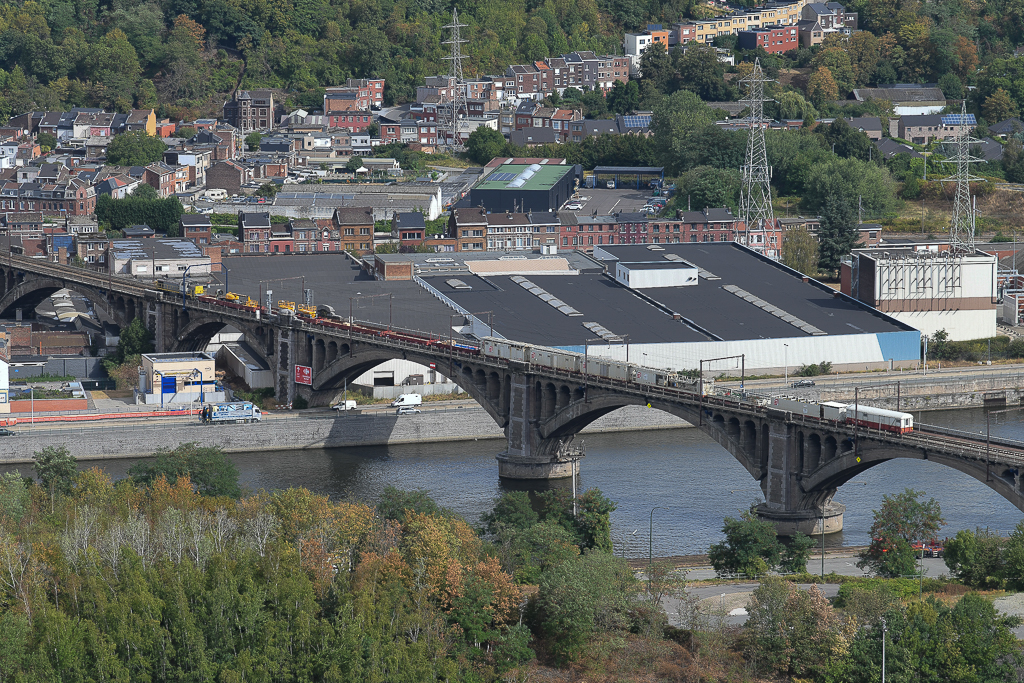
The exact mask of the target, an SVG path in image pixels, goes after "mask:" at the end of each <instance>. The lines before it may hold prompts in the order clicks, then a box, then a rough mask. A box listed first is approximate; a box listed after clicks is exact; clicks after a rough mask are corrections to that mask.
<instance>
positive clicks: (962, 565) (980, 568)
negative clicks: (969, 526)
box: [944, 528, 1005, 588]
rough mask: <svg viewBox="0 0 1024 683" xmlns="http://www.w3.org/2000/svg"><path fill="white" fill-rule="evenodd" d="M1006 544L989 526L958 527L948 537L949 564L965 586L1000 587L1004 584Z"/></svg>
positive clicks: (946, 555)
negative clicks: (982, 527)
mask: <svg viewBox="0 0 1024 683" xmlns="http://www.w3.org/2000/svg"><path fill="white" fill-rule="evenodd" d="M1004 544H1005V542H1004V540H1003V539H1002V538H1000V537H999V535H998V534H994V533H992V532H991V531H989V530H988V529H981V528H979V529H977V530H975V531H973V532H971V531H968V530H966V529H964V530H962V531H958V532H957V534H956V536H954V537H953V538H952V539H950V540H949V541H946V545H945V548H944V556H945V561H946V566H947V567H949V569H950V571H951V572H952V573H953V576H955V577H956V578H958V579H960V580H961V581H963V583H964V585H965V586H972V587H974V588H998V587H999V586H1000V585H1001V584H1002V576H1003V546H1004Z"/></svg>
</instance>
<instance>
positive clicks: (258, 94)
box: [224, 90, 276, 134]
mask: <svg viewBox="0 0 1024 683" xmlns="http://www.w3.org/2000/svg"><path fill="white" fill-rule="evenodd" d="M274 108H275V105H274V93H273V91H272V90H237V91H235V97H234V99H233V100H230V101H228V102H225V103H224V118H225V119H226V120H227V122H228V123H230V124H231V125H232V126H234V127H235V128H238V129H239V130H240V131H242V133H243V134H244V133H249V132H252V131H254V130H269V129H271V128H273V127H274V121H275V119H276V114H275V111H274Z"/></svg>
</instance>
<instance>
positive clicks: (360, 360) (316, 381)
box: [312, 340, 511, 429]
mask: <svg viewBox="0 0 1024 683" xmlns="http://www.w3.org/2000/svg"><path fill="white" fill-rule="evenodd" d="M352 351H353V353H352V354H351V355H350V351H349V349H348V344H347V343H343V342H342V341H341V340H338V356H337V358H336V359H335V360H334V361H333V362H331V363H328V364H326V365H325V366H324V367H323V369H321V370H320V371H319V372H316V371H314V373H313V384H312V390H313V392H314V394H316V393H328V392H331V393H332V396H331V397H333V392H334V391H336V390H338V389H340V388H341V387H342V385H343V383H344V382H345V381H346V380H347V381H348V382H352V381H353V380H355V379H356V378H357V377H359V376H360V375H362V374H363V373H365V372H368V371H369V370H372V369H373V368H375V367H377V366H378V365H380V364H381V363H384V362H386V361H389V360H409V361H412V362H414V363H419V364H420V365H424V366H427V367H429V366H430V365H431V363H433V364H434V365H437V366H441V365H442V363H439V362H438V360H439V357H438V355H434V354H427V353H417V352H415V351H409V350H399V349H389V348H385V347H377V346H370V345H364V346H363V347H362V348H359V345H355V346H354V347H353V349H352ZM439 370H440V371H441V373H442V374H444V375H446V376H448V377H449V378H450V379H452V380H453V381H455V382H457V383H458V385H459V386H461V387H462V389H463V391H465V392H466V393H467V394H469V395H470V397H471V398H472V399H473V400H475V401H476V402H477V403H479V404H480V406H481V407H482V408H483V409H484V410H486V411H487V414H488V415H490V416H491V418H492V419H493V420H494V421H495V422H496V423H497V424H498V426H499V427H501V428H502V429H504V428H505V427H506V426H508V421H509V417H508V409H507V403H504V402H503V401H502V400H501V398H502V396H505V395H509V396H510V395H511V388H510V385H511V378H510V377H509V376H508V375H506V374H500V375H499V374H498V373H497V372H493V371H492V370H491V368H489V367H488V366H474V365H473V364H471V363H461V367H460V364H459V363H455V365H454V366H453V367H451V368H449V371H448V372H445V371H444V370H443V369H441V368H439ZM502 385H504V386H502ZM331 397H328V398H325V399H322V400H328V399H329V398H331ZM317 403H319V401H317V400H316V399H314V402H313V405H316V404H317ZM503 408H504V409H503Z"/></svg>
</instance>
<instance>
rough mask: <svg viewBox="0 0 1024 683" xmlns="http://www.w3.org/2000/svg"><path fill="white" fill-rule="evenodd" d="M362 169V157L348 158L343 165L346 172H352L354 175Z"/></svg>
mask: <svg viewBox="0 0 1024 683" xmlns="http://www.w3.org/2000/svg"><path fill="white" fill-rule="evenodd" d="M362 167H363V158H362V157H350V158H349V160H348V163H347V164H345V168H346V169H347V170H349V171H352V172H353V173H355V172H356V171H358V170H359V169H361V168H362Z"/></svg>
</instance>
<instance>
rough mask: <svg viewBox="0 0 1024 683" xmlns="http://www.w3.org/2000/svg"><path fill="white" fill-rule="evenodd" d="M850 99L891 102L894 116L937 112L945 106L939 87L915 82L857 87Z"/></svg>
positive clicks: (944, 98) (944, 97)
mask: <svg viewBox="0 0 1024 683" xmlns="http://www.w3.org/2000/svg"><path fill="white" fill-rule="evenodd" d="M852 99H854V100H856V101H857V102H867V101H869V100H876V101H883V100H884V101H887V102H891V103H892V106H893V113H895V114H896V116H916V115H922V114H938V113H940V112H941V111H942V110H943V109H944V108H945V107H946V96H945V95H944V94H943V93H942V90H941V89H940V88H937V87H933V86H923V85H918V84H916V83H896V84H893V85H885V86H880V87H877V88H857V89H855V90H854V91H853V92H852ZM900 137H902V135H901V136H900Z"/></svg>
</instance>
